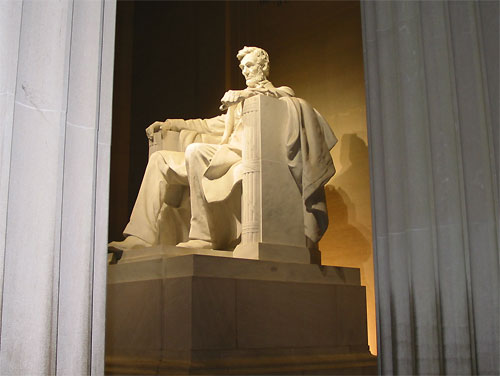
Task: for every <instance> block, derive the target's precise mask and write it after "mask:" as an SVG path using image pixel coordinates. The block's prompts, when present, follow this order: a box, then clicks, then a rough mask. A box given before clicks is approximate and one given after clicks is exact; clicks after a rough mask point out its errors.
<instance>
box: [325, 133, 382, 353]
mask: <svg viewBox="0 0 500 376" xmlns="http://www.w3.org/2000/svg"><path fill="white" fill-rule="evenodd" d="M338 147H340V159H339V160H338V161H335V162H336V165H337V166H339V171H338V175H336V176H335V177H334V178H333V180H332V181H331V182H330V184H329V185H327V186H326V187H325V194H326V200H327V205H328V219H329V221H330V225H329V227H328V231H327V232H326V233H325V235H324V236H323V239H322V240H321V242H320V249H321V252H322V263H323V264H325V265H338V266H347V267H354V268H359V269H360V273H361V283H362V284H363V285H365V286H366V303H367V318H368V342H369V344H370V351H371V352H372V353H373V354H376V353H377V350H376V346H377V344H376V319H375V288H374V270H373V254H372V239H371V208H370V174H369V164H368V163H369V162H368V147H367V145H366V143H365V142H364V141H363V139H361V138H360V137H359V136H358V135H356V134H344V135H343V136H342V137H341V139H340V142H339V146H338Z"/></svg>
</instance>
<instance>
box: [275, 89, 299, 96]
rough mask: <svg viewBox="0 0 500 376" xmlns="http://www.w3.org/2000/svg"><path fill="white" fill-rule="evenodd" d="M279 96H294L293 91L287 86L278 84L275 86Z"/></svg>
mask: <svg viewBox="0 0 500 376" xmlns="http://www.w3.org/2000/svg"><path fill="white" fill-rule="evenodd" d="M276 91H277V92H278V94H279V96H280V97H295V92H294V91H293V89H292V88H291V87H289V86H280V87H277V88H276Z"/></svg>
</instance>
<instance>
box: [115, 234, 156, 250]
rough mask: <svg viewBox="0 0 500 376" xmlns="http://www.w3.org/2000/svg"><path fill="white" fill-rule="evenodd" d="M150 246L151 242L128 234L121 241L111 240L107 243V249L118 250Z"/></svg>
mask: <svg viewBox="0 0 500 376" xmlns="http://www.w3.org/2000/svg"><path fill="white" fill-rule="evenodd" d="M146 247H151V244H149V243H148V242H145V241H144V240H142V239H140V238H138V237H137V236H133V235H129V236H127V237H126V238H125V240H123V241H121V242H111V243H109V244H108V249H118V250H120V251H130V250H132V249H138V248H146Z"/></svg>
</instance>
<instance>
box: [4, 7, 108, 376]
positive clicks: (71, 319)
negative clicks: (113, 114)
mask: <svg viewBox="0 0 500 376" xmlns="http://www.w3.org/2000/svg"><path fill="white" fill-rule="evenodd" d="M16 7H19V8H16ZM15 9H18V10H17V11H15ZM103 11H105V13H106V15H104V14H103ZM114 13H115V12H114V6H111V7H110V3H107V4H104V2H102V1H79V2H75V3H72V2H54V1H48V2H45V1H43V2H40V1H25V2H18V1H6V2H5V1H4V2H2V4H0V19H3V18H4V17H6V16H7V17H9V22H0V23H1V27H2V32H1V34H2V35H1V37H0V49H1V50H2V57H1V59H2V61H3V60H4V58H6V59H7V60H9V61H11V60H12V64H14V63H15V67H14V66H13V65H12V64H10V63H9V64H10V65H9V67H10V68H9V69H10V70H11V73H12V72H16V71H17V76H16V74H15V73H14V74H12V75H11V76H10V77H11V78H10V79H11V80H12V81H9V82H10V83H9V84H8V86H9V87H3V84H4V80H3V76H1V77H0V83H1V90H0V96H1V97H2V98H4V95H3V94H5V93H7V94H8V95H7V97H8V96H9V95H11V94H12V98H13V99H14V101H13V102H12V104H13V105H14V107H13V109H12V113H13V115H12V114H11V115H9V116H8V117H7V118H6V120H8V121H9V123H7V124H5V127H4V122H3V120H5V119H4V118H3V115H2V114H3V111H4V109H3V108H2V109H0V115H1V116H2V129H3V130H5V133H3V134H2V137H4V136H5V135H6V134H7V133H8V132H10V130H12V134H11V141H12V144H11V145H9V144H8V143H6V142H5V141H6V140H5V139H4V138H3V139H2V175H1V177H2V178H1V179H2V180H1V186H2V187H5V186H6V185H5V183H6V181H5V179H4V177H8V202H7V210H6V211H4V212H6V213H7V221H6V224H5V226H3V224H2V231H3V230H4V228H5V230H6V233H5V237H3V238H4V239H5V242H2V244H5V265H4V267H2V270H5V275H4V276H3V278H2V284H1V285H2V286H3V288H4V290H3V291H2V308H3V309H2V317H1V319H2V328H1V343H2V347H1V349H0V372H1V373H2V374H9V375H16V374H19V375H28V374H29V375H45V374H56V373H57V374H72V375H76V374H82V375H83V374H89V373H90V372H91V368H90V364H91V362H90V358H92V360H93V361H92V370H93V371H94V372H96V373H98V374H99V373H102V372H103V349H104V346H103V345H104V343H103V342H104V322H103V320H101V322H100V323H99V320H98V319H97V320H96V319H95V314H98V313H99V311H103V310H104V297H105V271H106V268H105V267H106V257H105V254H106V253H105V251H106V241H103V239H105V238H106V237H107V236H102V234H101V235H100V237H99V239H98V242H99V241H100V244H99V243H97V244H95V243H94V240H95V237H94V234H95V232H96V229H95V226H96V224H98V225H100V226H103V227H104V228H106V227H107V224H106V222H107V220H106V219H105V220H104V225H103V220H102V218H101V217H100V216H99V215H97V216H96V212H95V201H96V196H99V202H100V203H101V204H102V207H103V208H105V209H104V211H107V187H108V183H107V180H108V178H109V172H108V170H107V168H106V167H105V166H107V165H108V163H109V158H106V155H107V154H106V153H109V145H110V142H109V137H108V139H107V140H102V143H101V145H102V144H104V145H106V146H105V148H104V149H102V148H99V146H98V145H99V141H100V140H98V133H97V129H98V128H99V130H100V132H102V133H100V134H102V135H106V134H108V135H109V134H110V128H111V122H110V116H108V117H107V118H106V117H105V116H103V117H101V115H104V113H107V114H108V115H110V110H111V90H112V79H111V78H110V77H109V76H108V77H105V79H103V80H102V81H101V78H102V77H103V75H104V74H106V73H108V74H109V72H110V70H109V67H111V69H112V58H113V48H112V40H113V39H114V27H113V26H112V27H109V25H108V24H107V23H109V22H110V21H112V24H113V25H114ZM103 26H106V29H105V30H103V29H102V28H103ZM4 28H7V29H8V30H5V29H4ZM4 31H5V33H4ZM16 35H17V37H16ZM5 37H9V39H10V41H9V42H8V44H6V43H7V42H6V40H5ZM103 37H104V38H105V40H106V41H107V42H106V43H104V44H103V39H102V38H103ZM110 41H111V44H110ZM110 47H111V49H110ZM110 50H111V51H110ZM8 51H10V52H9V56H8V57H7V56H6V55H5V54H4V53H5V52H8ZM103 53H104V54H106V58H104V57H103V55H102V54H103ZM110 58H111V60H110ZM103 60H106V61H107V63H108V64H107V66H108V70H107V72H106V73H104V72H103V71H102V70H101V68H102V65H101V62H102V61H103ZM110 63H111V64H110ZM3 68H4V65H3V64H2V72H3V71H4V70H3ZM5 68H6V69H7V65H5ZM111 71H112V70H111ZM13 83H15V91H12V84H13ZM4 89H5V91H4ZM8 105H9V104H8ZM101 106H102V107H103V108H106V110H105V111H103V114H101V113H100V108H101ZM9 111H10V110H9ZM98 119H102V120H103V121H101V122H99V124H98V123H97V121H98ZM106 129H107V131H106ZM4 146H5V147H4ZM99 151H101V152H102V157H101V158H100V159H98V158H97V153H98V152H99ZM6 153H8V158H5V159H4V156H5V154H6ZM4 162H9V165H10V171H8V175H5V174H4V172H7V171H6V170H5V169H3V166H4V164H3V163H4ZM103 163H104V165H105V166H103ZM97 171H100V173H101V175H100V177H101V178H102V179H101V180H100V181H96V178H97ZM102 182H104V189H103V187H102V184H103V183H102ZM96 187H100V188H101V190H100V191H99V192H96V191H95V189H96ZM4 192H6V191H5V190H3V188H2V195H3V193H4ZM2 197H3V196H2ZM0 201H1V198H0ZM106 216H107V213H106ZM2 221H3V219H2ZM2 223H3V222H2ZM94 251H96V252H97V253H96V254H97V255H98V256H96V257H94ZM1 254H2V255H3V254H4V252H3V250H2V252H1ZM99 255H100V256H99ZM99 258H100V261H101V262H100V271H97V270H96V269H95V268H96V266H98V265H99V260H98V259H99ZM96 260H97V262H95V261H96ZM96 274H99V275H98V276H97V277H96V278H94V277H95V275H96ZM94 289H95V290H94ZM92 313H94V316H92ZM100 317H103V315H101V316H100ZM56 358H57V362H56ZM99 359H100V360H99Z"/></svg>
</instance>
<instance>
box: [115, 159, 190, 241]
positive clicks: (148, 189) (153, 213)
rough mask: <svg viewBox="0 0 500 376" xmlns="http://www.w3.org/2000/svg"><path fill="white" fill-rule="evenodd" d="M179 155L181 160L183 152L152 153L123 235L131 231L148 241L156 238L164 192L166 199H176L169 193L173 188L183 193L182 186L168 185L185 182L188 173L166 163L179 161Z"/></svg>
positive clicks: (131, 233)
mask: <svg viewBox="0 0 500 376" xmlns="http://www.w3.org/2000/svg"><path fill="white" fill-rule="evenodd" d="M181 159H182V162H183V159H184V158H183V153H177V152H171V151H165V150H162V151H157V152H155V153H153V154H152V155H151V157H150V158H149V162H148V165H147V167H146V172H145V173H144V177H143V179H142V183H141V188H140V190H139V194H138V195H137V199H136V201H135V205H134V209H133V210H132V214H131V216H130V221H129V223H128V225H127V227H126V228H125V230H124V231H123V233H124V234H125V235H126V236H129V235H132V236H134V237H137V238H139V239H141V240H143V241H145V242H146V243H148V244H149V245H154V244H156V243H157V242H158V233H159V226H158V217H159V215H160V211H161V209H162V205H163V203H164V202H165V200H166V199H167V195H168V196H169V197H168V200H169V201H175V198H173V197H170V196H172V192H176V191H178V192H179V194H182V190H175V189H174V190H172V189H169V187H170V185H184V186H187V185H188V179H187V176H186V175H184V174H183V173H182V172H181V173H179V172H175V171H173V170H172V169H171V166H169V164H171V163H172V162H173V161H174V160H178V161H177V162H180V161H181ZM178 164H180V163H178Z"/></svg>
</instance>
